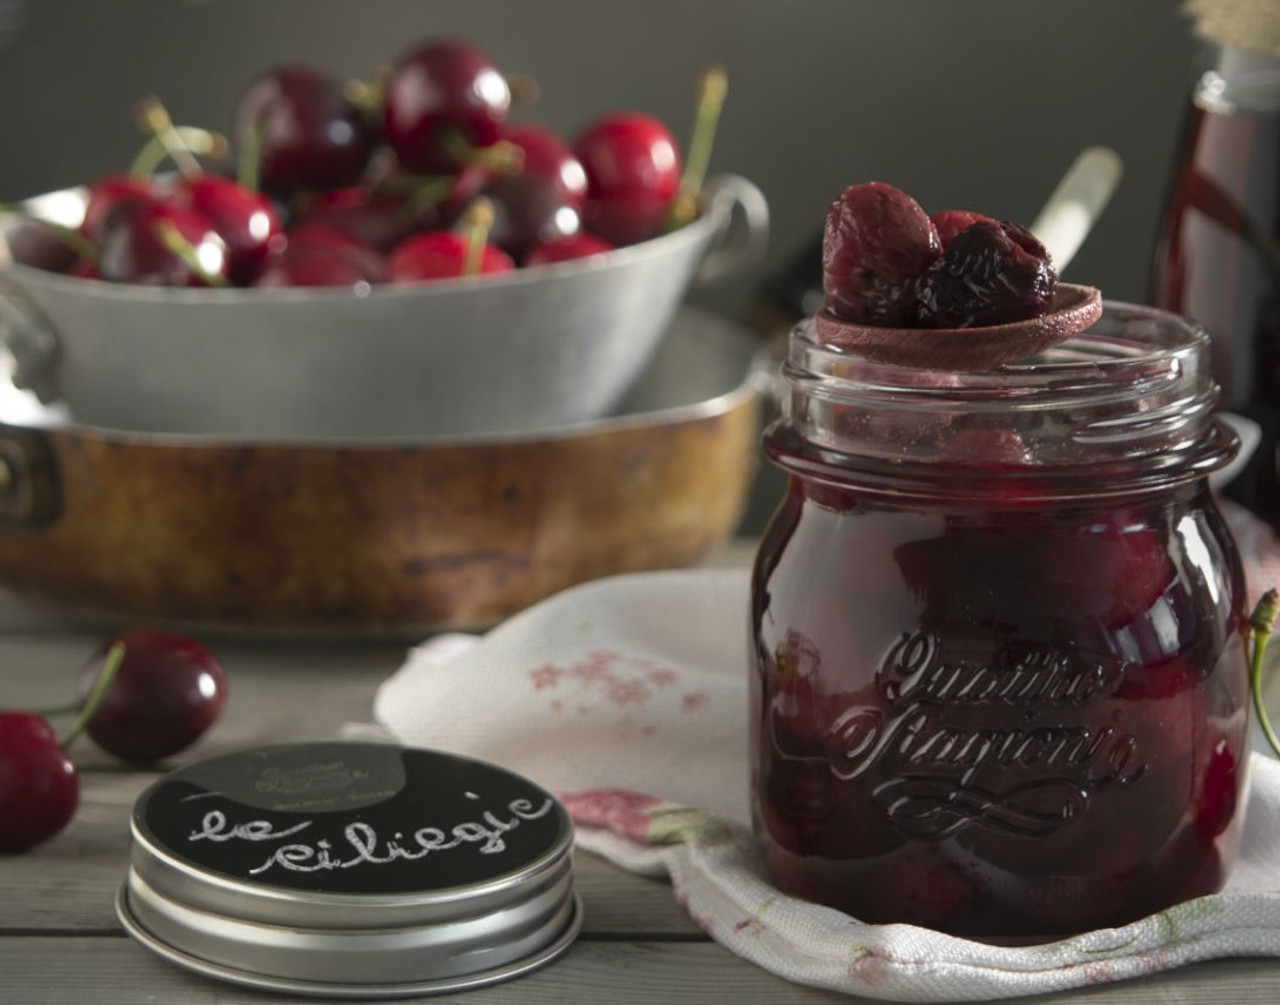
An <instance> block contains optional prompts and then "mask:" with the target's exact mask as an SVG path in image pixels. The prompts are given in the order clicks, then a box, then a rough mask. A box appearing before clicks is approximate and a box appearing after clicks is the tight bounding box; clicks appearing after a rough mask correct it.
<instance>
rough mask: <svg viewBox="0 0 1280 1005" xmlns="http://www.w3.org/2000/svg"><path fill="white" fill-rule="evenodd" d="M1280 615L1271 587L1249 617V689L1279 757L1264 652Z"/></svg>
mask: <svg viewBox="0 0 1280 1005" xmlns="http://www.w3.org/2000/svg"><path fill="white" fill-rule="evenodd" d="M1278 615H1280V594H1277V593H1276V590H1275V588H1274V587H1273V588H1271V589H1270V590H1268V591H1267V592H1266V593H1264V594H1263V595H1262V599H1261V600H1259V601H1258V606H1257V607H1255V608H1254V609H1253V614H1252V615H1250V617H1249V634H1250V636H1251V639H1252V642H1253V658H1252V660H1251V661H1250V665H1249V689H1250V691H1251V692H1252V694H1253V711H1254V714H1255V715H1257V717H1258V724H1259V725H1260V726H1261V727H1262V733H1263V735H1264V736H1265V737H1266V738H1267V743H1268V744H1270V745H1271V749H1272V750H1273V751H1274V752H1275V754H1276V756H1277V757H1280V738H1277V736H1276V733H1275V730H1274V729H1272V728H1271V718H1270V717H1269V716H1268V715H1267V709H1266V706H1265V705H1264V704H1263V702H1262V654H1263V652H1264V651H1265V650H1266V648H1267V639H1269V638H1270V637H1271V633H1272V631H1274V630H1275V627H1276V617H1277V616H1278Z"/></svg>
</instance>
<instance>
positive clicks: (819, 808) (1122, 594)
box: [750, 303, 1249, 941]
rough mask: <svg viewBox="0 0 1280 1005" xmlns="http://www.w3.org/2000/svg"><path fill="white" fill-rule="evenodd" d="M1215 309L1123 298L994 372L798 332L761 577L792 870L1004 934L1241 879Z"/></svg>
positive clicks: (1087, 925) (772, 729)
mask: <svg viewBox="0 0 1280 1005" xmlns="http://www.w3.org/2000/svg"><path fill="white" fill-rule="evenodd" d="M1208 356H1209V348H1208V339H1207V336H1206V335H1205V334H1204V333H1203V332H1202V331H1201V330H1200V329H1199V328H1198V327H1196V326H1194V325H1193V324H1192V323H1190V322H1188V321H1185V320H1183V319H1182V318H1180V317H1177V316H1175V315H1172V314H1168V313H1165V312H1162V311H1158V310H1155V309H1152V308H1146V307H1138V306H1131V305H1125V304H1117V303H1108V304H1106V305H1105V309H1104V312H1103V316H1102V318H1101V319H1100V320H1099V321H1098V322H1097V323H1096V324H1095V325H1094V326H1093V327H1092V328H1091V329H1090V330H1089V331H1087V332H1085V333H1083V334H1081V335H1078V336H1076V337H1074V338H1073V339H1071V340H1070V341H1068V342H1065V343H1062V344H1061V345H1059V346H1056V347H1055V348H1053V349H1051V350H1049V351H1047V352H1046V353H1044V354H1042V355H1041V356H1039V357H1037V358H1036V359H1034V360H1031V361H1028V362H1026V363H1019V364H1015V365H1010V366H1006V367H1004V368H1002V369H999V370H994V371H989V372H982V373H964V374H960V373H945V372H937V371H930V370H924V369H912V368H907V367H897V366H890V365H882V364H874V363H871V362H867V361H865V360H862V359H860V358H857V357H855V356H852V355H849V354H847V353H842V352H840V351H836V350H832V349H828V348H824V347H823V346H821V345H820V344H819V343H818V342H817V340H816V334H815V331H814V326H813V322H812V321H811V320H808V321H804V322H801V323H800V324H799V325H798V326H797V327H796V329H795V330H794V331H793V333H792V336H791V342H790V349H789V356H788V359H787V361H786V362H785V364H784V375H785V376H786V378H787V380H788V382H789V384H790V387H791V407H790V409H789V414H788V415H787V416H785V417H784V418H782V419H780V420H778V421H777V422H775V423H773V424H772V425H771V426H770V427H769V428H768V429H767V430H766V432H765V436H764V447H765V451H766V453H767V454H768V456H769V457H770V458H771V459H772V460H773V461H774V462H775V463H777V464H778V465H780V466H781V467H782V468H784V469H785V470H786V471H787V472H788V475H789V479H788V489H787V492H786V495H785V497H784V499H783V501H782V503H781V505H780V506H779V508H778V510H777V512H776V513H775V515H774V517H773V519H772V522H771V523H770V525H769V527H768V528H767V530H766V531H765V534H764V537H763V539H762V542H761V546H760V549H759V552H758V555H757V558H756V564H755V568H754V573H753V585H752V622H751V626H752V627H751V632H752V636H753V637H752V651H753V662H754V666H753V671H752V675H751V677H752V682H751V689H750V690H751V783H752V795H753V813H754V823H755V828H756V833H757V835H758V839H759V842H760V845H761V848H762V851H763V853H764V855H765V858H766V860H767V863H768V865H769V867H770V869H771V871H772V874H773V878H774V881H775V882H776V883H777V885H778V886H779V887H780V888H781V889H782V890H784V891H786V892H788V893H791V894H794V895H797V896H800V897H803V898H806V899H809V900H812V901H817V902H819V903H823V904H827V905H830V906H833V907H836V908H839V909H841V910H844V911H846V912H848V913H850V914H852V915H853V916H855V917H857V918H859V919H861V920H863V921H866V922H871V923H888V922H908V923H915V924H920V925H925V926H928V927H931V928H936V929H940V930H943V931H947V932H951V933H955V934H959V935H964V936H970V937H974V938H980V939H989V940H992V941H1008V940H1018V941H1022V940H1026V939H1028V938H1031V939H1041V938H1045V937H1052V936H1056V935H1060V934H1067V933H1073V932H1078V931H1083V930H1088V929H1092V928H1097V927H1100V926H1109V925H1117V924H1123V923H1126V922H1129V921H1132V920H1135V919H1137V918H1139V917H1142V916H1144V915H1147V914H1150V913H1152V912H1155V911H1159V910H1161V909H1163V908H1166V907H1169V906H1171V905H1172V904H1174V903H1177V902H1180V901H1183V900H1185V899H1187V898H1190V897H1195V896H1198V895H1201V894H1207V893H1211V892H1213V891H1216V890H1217V889H1219V888H1220V886H1221V885H1222V883H1223V882H1224V880H1225V877H1226V874H1227V871H1228V869H1229V868H1230V867H1231V864H1232V862H1233V860H1234V857H1235V854H1236V849H1237V844H1238V839H1239V831H1240V818H1241V811H1242V809H1243V802H1244V800H1243V793H1244V787H1245V784H1246V770H1247V757H1248V747H1247V736H1246V734H1247V729H1248V721H1249V720H1248V712H1249V705H1248V689H1247V666H1246V642H1247V637H1248V615H1249V604H1248V602H1247V598H1246V596H1245V587H1244V577H1243V573H1242V569H1241V564H1240V560H1239V556H1238V554H1237V552H1236V550H1235V546H1234V543H1233V541H1232V539H1231V537H1230V535H1229V532H1228V530H1227V528H1226V527H1225V525H1224V523H1223V520H1222V518H1221V515H1220V513H1219V511H1218V509H1217V508H1216V506H1215V503H1214V500H1213V498H1212V494H1211V489H1210V487H1209V484H1208V480H1207V475H1208V474H1209V473H1210V472H1211V471H1213V470H1215V469H1216V468H1218V467H1220V466H1221V465H1223V464H1224V463H1225V462H1227V461H1228V460H1229V459H1230V458H1231V457H1232V456H1233V454H1234V453H1235V450H1236V440H1235V437H1234V435H1233V434H1232V433H1231V432H1230V430H1229V429H1227V428H1226V427H1225V426H1224V425H1222V424H1221V423H1220V421H1219V420H1218V419H1216V418H1215V417H1214V414H1213V410H1214V405H1215V401H1216V395H1217V391H1216V385H1215V384H1214V382H1213V379H1212V377H1211V375H1210V373H1209V358H1208Z"/></svg>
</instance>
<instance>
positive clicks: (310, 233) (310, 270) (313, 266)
mask: <svg viewBox="0 0 1280 1005" xmlns="http://www.w3.org/2000/svg"><path fill="white" fill-rule="evenodd" d="M386 280H387V263H386V260H385V258H383V256H382V255H380V254H379V253H378V252H376V251H374V250H373V249H372V248H369V247H367V246H366V245H364V244H361V243H360V242H359V241H357V240H355V239H354V238H353V237H351V236H350V235H349V234H346V233H343V232H342V231H339V230H334V229H332V228H329V227H326V226H325V225H324V224H314V225H312V226H309V227H305V228H303V229H301V230H299V231H298V232H297V233H295V234H292V235H291V236H290V237H289V239H288V243H287V244H286V245H285V248H284V251H283V253H282V254H280V255H279V256H278V257H276V258H274V259H273V260H272V262H271V263H270V264H269V265H268V266H267V267H266V269H264V270H263V272H262V274H261V275H260V276H259V277H258V281H257V282H256V283H255V284H254V285H256V286H259V287H262V288H280V287H287V286H363V285H366V284H372V283H382V282H386Z"/></svg>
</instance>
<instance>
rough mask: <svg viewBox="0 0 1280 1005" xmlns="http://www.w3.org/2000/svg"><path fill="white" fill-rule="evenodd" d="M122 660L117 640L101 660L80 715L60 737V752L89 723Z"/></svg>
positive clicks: (122, 647) (122, 654)
mask: <svg viewBox="0 0 1280 1005" xmlns="http://www.w3.org/2000/svg"><path fill="white" fill-rule="evenodd" d="M123 662H124V643H123V642H117V643H116V644H115V645H113V646H112V647H111V648H110V649H109V650H107V656H106V659H105V660H103V662H102V672H101V673H99V674H98V679H97V680H96V681H94V683H93V690H92V691H90V692H89V699H88V700H87V701H86V702H85V703H84V707H83V708H82V709H81V710H80V715H79V716H78V717H77V718H76V721H75V722H73V723H72V724H71V728H70V729H69V730H67V734H66V735H65V736H64V737H63V738H62V743H61V744H60V746H61V747H62V752H63V753H64V754H65V753H67V751H69V750H70V749H71V745H72V744H73V743H75V742H76V740H78V739H79V738H80V734H81V733H83V732H84V731H85V729H86V728H87V727H88V725H89V720H90V719H92V718H93V715H94V713H95V712H97V711H98V706H99V705H101V704H102V699H103V696H105V695H106V693H107V688H109V687H110V686H111V682H112V681H113V680H115V679H116V672H117V671H118V670H119V669H120V664H121V663H123Z"/></svg>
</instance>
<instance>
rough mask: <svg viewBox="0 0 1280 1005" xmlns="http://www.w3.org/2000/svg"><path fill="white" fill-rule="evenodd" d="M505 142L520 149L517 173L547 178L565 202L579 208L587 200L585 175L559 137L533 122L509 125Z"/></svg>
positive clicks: (571, 150)
mask: <svg viewBox="0 0 1280 1005" xmlns="http://www.w3.org/2000/svg"><path fill="white" fill-rule="evenodd" d="M505 139H506V140H507V142H508V143H511V144H513V145H514V146H516V147H517V148H519V150H520V154H521V158H522V160H521V166H520V170H521V171H523V172H524V173H525V174H536V175H541V176H542V177H544V178H549V179H551V181H552V182H553V183H554V184H555V186H556V188H557V189H558V190H559V191H560V192H561V193H563V195H564V196H565V198H566V199H568V200H570V201H571V202H572V203H573V204H574V205H575V206H578V207H581V206H582V204H583V202H585V201H586V198H587V172H586V170H585V169H584V168H583V166H582V161H580V160H578V157H577V155H576V154H575V153H574V152H573V149H572V148H571V147H570V146H569V144H568V143H567V142H566V141H565V140H563V139H561V137H560V134H559V133H557V132H555V131H554V130H552V129H548V128H547V127H546V126H543V125H538V124H537V123H527V124H524V125H519V126H513V127H511V128H510V129H508V130H507V132H506V136H505Z"/></svg>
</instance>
